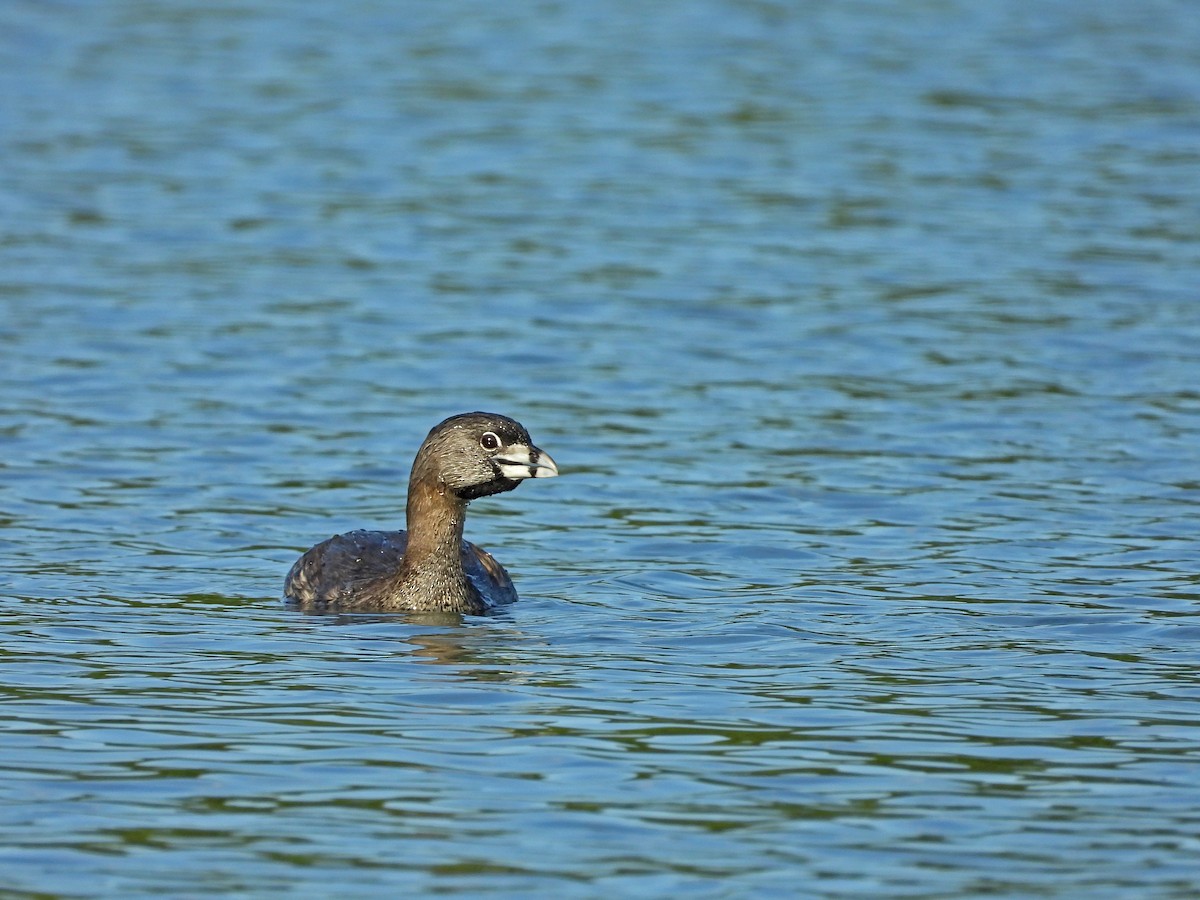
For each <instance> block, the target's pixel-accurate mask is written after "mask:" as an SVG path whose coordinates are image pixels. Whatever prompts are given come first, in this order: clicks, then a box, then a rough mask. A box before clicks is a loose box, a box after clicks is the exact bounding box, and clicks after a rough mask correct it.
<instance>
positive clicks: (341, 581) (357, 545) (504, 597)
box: [283, 412, 558, 613]
mask: <svg viewBox="0 0 1200 900" xmlns="http://www.w3.org/2000/svg"><path fill="white" fill-rule="evenodd" d="M557 474H558V467H557V466H556V465H555V464H554V460H552V459H551V458H550V457H549V455H548V454H546V453H543V452H542V451H541V450H539V449H538V448H537V447H535V446H533V441H531V440H530V438H529V432H528V431H526V430H525V427H524V426H523V425H521V423H519V422H515V421H513V420H512V419H509V418H507V417H506V416H500V415H496V414H495V413H485V412H473V413H464V414H462V415H459V416H451V417H450V418H449V419H447V420H446V421H444V422H442V423H441V424H440V425H438V426H436V427H435V428H434V429H433V431H431V432H429V436H428V437H427V438H425V442H424V443H423V444H421V449H419V450H418V451H417V458H416V459H415V460H413V467H412V474H411V475H410V476H409V479H408V531H407V532H404V531H351V532H349V533H348V534H339V535H336V536H335V537H331V538H330V539H329V540H327V541H322V542H321V543H320V544H317V545H316V546H315V547H313V548H312V549H311V550H309V551H308V552H306V553H305V554H304V555H303V556H301V557H300V558H299V559H298V560H296V564H295V565H294V566H292V570H291V571H290V572H288V575H287V579H286V580H285V581H284V585H283V593H284V596H285V597H287V599H289V600H291V601H294V602H295V603H297V604H299V605H300V606H303V607H305V608H309V609H337V610H349V611H362V612H367V611H392V610H442V611H448V612H461V613H482V612H485V611H486V610H487V609H488V608H490V607H492V606H495V605H497V604H500V603H511V602H512V601H514V600H516V599H517V592H516V589H514V588H513V583H512V579H511V578H509V577H508V573H507V572H506V571H504V567H503V566H502V565H500V563H498V562H496V560H494V559H492V557H491V555H489V554H488V553H487V552H485V551H484V550H481V549H480V548H479V547H476V546H475V545H474V544H472V543H470V542H469V541H464V540H463V522H464V520H465V519H466V515H467V504H468V503H469V502H470V501H471V500H474V499H476V498H477V497H486V496H488V495H489V494H500V493H503V492H504V491H511V490H512V489H513V488H515V487H516V486H517V485H518V484H520V483H521V482H522V481H523V480H525V479H526V478H548V477H550V476H552V475H557Z"/></svg>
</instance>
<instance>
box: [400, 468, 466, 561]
mask: <svg viewBox="0 0 1200 900" xmlns="http://www.w3.org/2000/svg"><path fill="white" fill-rule="evenodd" d="M466 518H467V504H466V501H465V500H463V499H461V498H460V497H458V496H456V495H455V494H454V493H452V492H451V491H450V490H449V489H447V488H446V486H445V485H443V484H439V483H438V481H437V479H436V478H413V479H412V480H411V481H410V483H409V486H408V547H407V549H406V550H405V561H406V563H408V566H407V567H408V568H420V569H426V570H430V569H433V570H438V571H440V572H444V573H452V574H455V575H458V576H460V577H464V576H463V568H462V555H461V554H462V551H461V549H460V548H461V546H462V540H463V524H464V522H465V521H466Z"/></svg>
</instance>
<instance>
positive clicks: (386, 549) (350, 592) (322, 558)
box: [283, 531, 517, 609]
mask: <svg viewBox="0 0 1200 900" xmlns="http://www.w3.org/2000/svg"><path fill="white" fill-rule="evenodd" d="M407 546H408V534H407V532H404V531H349V532H347V533H345V534H338V535H334V536H333V537H331V538H329V540H327V541H322V542H321V543H319V544H317V545H316V546H315V547H313V548H311V549H310V550H308V551H307V552H306V553H305V554H304V555H303V556H301V557H300V558H299V559H298V560H296V563H295V565H293V566H292V568H291V571H290V572H288V574H287V578H286V579H285V580H284V585H283V594H284V596H285V597H286V598H287V599H289V600H292V601H294V602H296V603H298V604H300V605H301V606H304V607H312V608H317V609H320V608H325V607H333V608H338V607H341V608H352V607H354V606H355V605H357V604H358V603H359V602H368V603H369V602H371V600H373V599H375V598H376V595H377V593H378V589H379V586H380V585H381V584H384V583H386V582H388V581H389V580H391V579H394V578H395V577H396V575H397V573H398V572H399V571H400V568H401V565H402V563H403V562H404V551H405V548H406V547H407ZM461 555H462V564H463V571H464V573H465V574H466V576H467V581H468V582H470V584H471V586H472V587H474V589H475V591H476V592H477V593H478V594H479V596H480V598H481V599H482V601H483V603H484V604H485V605H487V606H495V605H498V604H503V603H512V602H513V601H515V600H516V599H517V592H516V589H515V588H514V587H513V583H512V579H511V578H510V577H509V575H508V572H507V571H505V569H504V567H503V566H502V565H500V563H498V562H496V560H495V559H493V558H492V556H491V554H490V553H488V552H487V551H486V550H483V549H481V548H479V547H476V546H475V545H474V544H472V543H471V542H470V541H463V542H462V550H461ZM433 599H434V598H430V600H431V602H432V600H433Z"/></svg>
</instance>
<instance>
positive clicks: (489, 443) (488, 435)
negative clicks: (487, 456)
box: [479, 431, 500, 450]
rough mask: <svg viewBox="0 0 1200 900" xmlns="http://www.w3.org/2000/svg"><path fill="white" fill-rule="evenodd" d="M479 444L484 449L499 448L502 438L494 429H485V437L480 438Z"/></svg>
mask: <svg viewBox="0 0 1200 900" xmlns="http://www.w3.org/2000/svg"><path fill="white" fill-rule="evenodd" d="M479 446H480V447H482V448H483V449H484V450H499V449H500V438H498V437H497V436H496V433H495V432H494V431H485V432H484V433H483V437H481V438H480V439H479Z"/></svg>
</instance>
